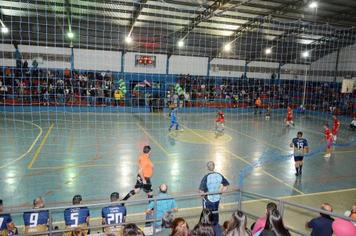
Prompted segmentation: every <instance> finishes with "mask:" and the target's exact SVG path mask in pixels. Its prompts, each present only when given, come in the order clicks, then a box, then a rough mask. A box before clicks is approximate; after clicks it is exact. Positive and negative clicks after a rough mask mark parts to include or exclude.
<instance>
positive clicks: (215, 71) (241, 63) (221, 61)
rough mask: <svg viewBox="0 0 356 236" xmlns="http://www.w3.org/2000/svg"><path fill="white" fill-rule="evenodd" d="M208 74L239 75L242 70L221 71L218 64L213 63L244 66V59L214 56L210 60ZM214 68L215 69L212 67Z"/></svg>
mask: <svg viewBox="0 0 356 236" xmlns="http://www.w3.org/2000/svg"><path fill="white" fill-rule="evenodd" d="M210 65H211V66H210V75H211V76H227V77H241V75H242V74H243V73H244V70H241V71H221V70H219V66H217V67H215V66H214V65H227V66H245V61H243V60H233V59H222V58H214V59H213V60H211V62H210ZM214 68H215V69H214Z"/></svg>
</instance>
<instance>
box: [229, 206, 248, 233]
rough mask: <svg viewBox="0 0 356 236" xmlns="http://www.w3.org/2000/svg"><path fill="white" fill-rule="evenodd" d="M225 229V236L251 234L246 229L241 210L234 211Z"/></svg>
mask: <svg viewBox="0 0 356 236" xmlns="http://www.w3.org/2000/svg"><path fill="white" fill-rule="evenodd" d="M226 231H227V233H226V236H251V232H250V231H249V230H248V229H247V217H246V215H245V214H244V213H243V212H242V211H236V212H234V213H233V214H232V218H231V220H230V221H229V223H228V225H227V229H226Z"/></svg>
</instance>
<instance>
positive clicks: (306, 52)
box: [302, 51, 310, 58]
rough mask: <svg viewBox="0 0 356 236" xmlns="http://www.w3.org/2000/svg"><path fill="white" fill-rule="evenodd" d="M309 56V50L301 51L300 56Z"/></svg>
mask: <svg viewBox="0 0 356 236" xmlns="http://www.w3.org/2000/svg"><path fill="white" fill-rule="evenodd" d="M309 56H310V53H309V51H304V52H302V57H304V58H307V57H309Z"/></svg>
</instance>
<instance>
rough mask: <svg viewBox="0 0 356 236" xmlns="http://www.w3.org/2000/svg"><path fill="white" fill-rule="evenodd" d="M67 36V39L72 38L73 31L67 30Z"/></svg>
mask: <svg viewBox="0 0 356 236" xmlns="http://www.w3.org/2000/svg"><path fill="white" fill-rule="evenodd" d="M67 37H68V38H69V39H73V38H74V33H73V32H72V31H69V32H68V33H67Z"/></svg>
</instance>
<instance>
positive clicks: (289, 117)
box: [285, 106, 294, 127]
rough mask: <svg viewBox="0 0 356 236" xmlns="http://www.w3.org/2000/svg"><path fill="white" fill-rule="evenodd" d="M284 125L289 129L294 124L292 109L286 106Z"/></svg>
mask: <svg viewBox="0 0 356 236" xmlns="http://www.w3.org/2000/svg"><path fill="white" fill-rule="evenodd" d="M285 122H286V125H287V127H290V126H291V125H293V126H294V122H293V109H292V108H291V107H290V106H288V108H287V117H286V119H285Z"/></svg>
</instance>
